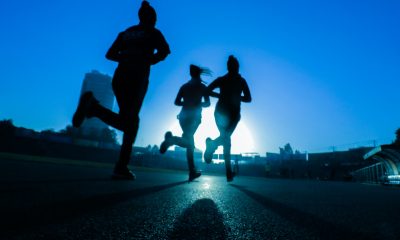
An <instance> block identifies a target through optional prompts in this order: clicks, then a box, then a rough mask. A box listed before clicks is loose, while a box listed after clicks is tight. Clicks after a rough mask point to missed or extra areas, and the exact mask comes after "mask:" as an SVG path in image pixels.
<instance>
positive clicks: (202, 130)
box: [170, 107, 255, 154]
mask: <svg viewBox="0 0 400 240" xmlns="http://www.w3.org/2000/svg"><path fill="white" fill-rule="evenodd" d="M170 129H171V132H172V134H174V135H175V136H181V135H182V129H181V127H180V126H179V122H178V120H176V122H175V123H174V124H173V125H172V127H171V128H170ZM218 136H219V132H218V128H217V126H216V124H215V120H214V107H209V108H205V109H203V113H202V119H201V124H200V126H199V128H198V129H197V131H196V134H195V135H194V140H195V144H196V148H198V149H200V150H202V151H204V150H205V149H206V145H205V141H206V138H207V137H211V138H212V139H215V138H216V137H218ZM231 140H232V149H231V152H232V153H235V154H238V153H248V152H254V149H255V148H254V141H253V138H252V136H251V132H250V131H249V129H248V128H247V127H246V125H245V123H244V122H243V120H241V121H240V122H239V124H238V126H237V127H236V129H235V131H234V132H233V135H232V138H231ZM216 153H222V147H219V148H218V149H217V151H216Z"/></svg>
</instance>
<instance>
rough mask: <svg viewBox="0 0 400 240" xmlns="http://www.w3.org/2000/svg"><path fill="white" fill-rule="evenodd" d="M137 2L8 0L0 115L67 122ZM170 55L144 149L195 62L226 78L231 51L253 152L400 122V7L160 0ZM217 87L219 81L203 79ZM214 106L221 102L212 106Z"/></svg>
mask: <svg viewBox="0 0 400 240" xmlns="http://www.w3.org/2000/svg"><path fill="white" fill-rule="evenodd" d="M140 2H141V1H139V0H118V1H105V0H96V1H94V0H85V1H81V0H68V1H67V0H57V1H49V0H42V1H28V0H13V1H11V0H5V1H1V2H0V28H1V30H2V37H1V39H0V43H1V44H0V53H1V54H0V72H1V80H0V91H1V93H0V119H9V118H11V119H13V120H14V124H15V125H17V126H24V127H28V128H33V129H36V130H44V129H51V128H52V129H55V130H60V129H62V128H64V127H65V126H66V125H67V124H70V121H71V117H72V114H73V112H74V110H75V107H76V104H77V101H78V98H79V93H80V88H81V83H82V80H83V77H84V74H85V73H87V72H90V71H91V70H92V69H97V70H99V71H100V72H102V73H107V74H109V75H112V74H113V71H114V69H115V67H116V63H113V62H110V61H107V60H106V59H105V57H104V55H105V53H106V51H107V50H108V48H109V46H110V45H111V43H112V42H113V41H114V39H115V37H116V36H117V34H118V32H120V31H122V30H124V29H126V28H127V27H129V26H130V25H133V24H136V23H137V22H138V18H137V10H138V8H139V6H140ZM150 3H151V4H152V5H153V6H154V7H155V9H156V10H157V13H158V23H157V28H158V29H160V30H161V31H162V32H163V34H164V36H165V38H166V39H167V41H168V43H169V44H170V47H171V51H172V54H171V55H170V56H169V57H168V58H167V59H166V60H165V61H164V62H161V63H160V64H158V65H156V66H154V67H153V68H152V73H151V77H150V86H149V91H148V94H147V96H146V99H145V103H144V106H143V109H142V111H141V123H140V124H141V126H140V132H139V136H138V139H137V143H136V145H139V146H145V145H147V144H158V143H159V142H160V141H161V139H162V137H163V133H164V132H165V131H166V130H168V129H169V128H171V126H172V125H173V124H174V123H176V117H175V116H176V114H177V113H178V112H179V108H178V107H175V106H174V105H173V100H174V98H175V95H176V93H177V91H178V89H179V87H180V86H181V85H182V84H183V83H184V82H186V81H187V80H188V79H189V74H188V66H189V64H191V63H194V64H199V65H202V66H206V67H209V68H210V69H211V70H212V71H213V72H214V77H217V76H219V75H222V74H224V73H225V72H226V67H225V66H226V64H225V63H226V59H227V57H228V55H230V54H234V55H236V56H237V57H238V59H239V61H240V63H241V73H242V75H243V77H244V78H245V79H246V80H247V81H248V84H249V86H250V90H251V91H252V95H253V100H254V101H253V103H251V104H243V105H242V121H243V123H245V125H246V126H247V127H248V129H249V130H250V131H251V134H252V137H253V140H254V142H255V145H254V150H256V151H258V152H261V153H265V152H266V151H270V152H277V151H279V149H278V148H279V147H280V146H283V145H284V144H285V143H287V142H290V143H291V145H292V146H293V148H294V149H299V150H300V151H309V152H315V151H328V150H329V149H330V147H331V146H349V147H351V146H352V145H353V143H359V142H361V144H362V143H367V141H369V140H377V141H378V143H385V142H386V143H387V142H390V141H391V140H393V139H394V131H395V130H396V129H397V128H399V127H400V111H399V110H400V109H399V100H400V99H399V98H400V95H399V90H400V83H399V80H400V78H399V76H400V44H399V43H400V30H399V26H400V1H397V0H392V1H391V0H385V1H377V0H363V1H361V0H357V1H348V0H335V1H320V0H308V1H294V0H293V1H285V0H283V1H282V0H275V1H268V0H253V1H251V0H250V1H249V0H247V1H244V0H243V1H235V0H232V1H211V0H203V1H187V0H168V1H161V0H154V1H150ZM204 80H205V81H207V82H210V81H211V80H213V78H209V77H207V78H204ZM213 103H215V100H214V101H213Z"/></svg>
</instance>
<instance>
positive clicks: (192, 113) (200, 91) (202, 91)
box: [160, 65, 210, 181]
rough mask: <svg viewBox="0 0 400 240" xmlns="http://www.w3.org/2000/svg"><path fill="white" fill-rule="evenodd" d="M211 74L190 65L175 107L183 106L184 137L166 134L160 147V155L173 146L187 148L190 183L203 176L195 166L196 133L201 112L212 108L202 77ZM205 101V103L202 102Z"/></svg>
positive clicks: (179, 117)
mask: <svg viewBox="0 0 400 240" xmlns="http://www.w3.org/2000/svg"><path fill="white" fill-rule="evenodd" d="M202 74H208V75H209V74H210V71H209V70H208V69H206V68H200V67H198V66H196V65H190V76H191V77H192V79H190V80H189V81H188V82H187V83H185V84H184V85H183V86H182V87H181V88H180V89H179V92H178V95H177V96H176V99H175V105H177V106H182V110H181V112H180V113H179V115H178V119H179V124H180V126H181V128H182V131H183V134H182V137H176V136H173V135H172V133H171V132H167V133H165V137H164V141H163V142H162V143H161V146H160V153H165V152H166V151H167V149H168V148H169V147H170V146H172V145H178V146H180V147H183V148H186V158H187V162H188V167H189V181H193V180H194V179H195V178H198V177H200V176H201V172H199V171H197V170H196V168H195V166H194V148H195V144H194V133H195V132H196V130H197V128H198V127H199V125H200V123H201V110H202V108H203V107H208V106H210V97H209V96H208V95H207V87H206V85H204V84H203V83H202V80H201V75H202ZM203 99H204V101H202V100H203Z"/></svg>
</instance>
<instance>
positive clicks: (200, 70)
mask: <svg viewBox="0 0 400 240" xmlns="http://www.w3.org/2000/svg"><path fill="white" fill-rule="evenodd" d="M202 75H205V76H212V71H211V70H210V69H209V68H206V67H199V66H197V65H194V64H190V76H191V77H192V78H198V79H199V80H200V81H201V82H203V83H204V81H203V80H201V76H202Z"/></svg>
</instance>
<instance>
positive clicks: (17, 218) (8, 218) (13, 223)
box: [0, 181, 187, 239]
mask: <svg viewBox="0 0 400 240" xmlns="http://www.w3.org/2000/svg"><path fill="white" fill-rule="evenodd" d="M185 183H187V181H179V182H174V183H169V184H164V185H158V186H152V187H148V188H142V189H134V190H131V191H125V192H118V193H111V194H104V195H97V196H93V197H88V198H85V199H80V200H76V201H70V202H65V203H55V204H48V205H38V206H36V207H34V208H33V207H32V208H29V209H18V210H15V209H12V210H10V209H7V208H6V206H2V209H1V210H0V214H1V215H0V216H1V217H0V225H1V226H0V233H1V234H0V238H1V239H2V235H3V234H5V235H13V234H15V233H20V232H21V231H23V230H25V229H31V228H34V227H37V226H40V225H44V224H49V223H51V224H56V223H63V222H65V221H66V220H68V219H71V218H74V217H78V216H80V215H83V214H86V213H90V212H95V211H98V210H102V209H105V208H107V207H111V206H113V205H115V204H118V203H121V202H125V201H128V200H131V199H133V198H138V197H142V196H146V195H150V194H153V193H156V192H160V191H163V190H166V189H169V188H173V187H176V186H178V185H181V184H185ZM66 194H68V193H66ZM27 197H29V196H27ZM27 201H29V199H27Z"/></svg>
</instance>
